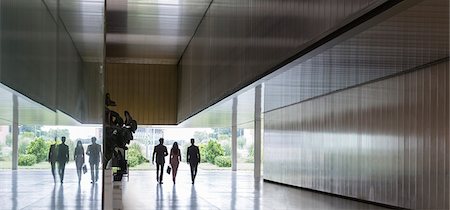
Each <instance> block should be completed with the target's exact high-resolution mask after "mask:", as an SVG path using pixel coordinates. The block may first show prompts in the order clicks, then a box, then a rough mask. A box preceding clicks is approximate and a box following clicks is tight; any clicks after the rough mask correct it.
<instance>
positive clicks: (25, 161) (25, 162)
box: [19, 154, 37, 166]
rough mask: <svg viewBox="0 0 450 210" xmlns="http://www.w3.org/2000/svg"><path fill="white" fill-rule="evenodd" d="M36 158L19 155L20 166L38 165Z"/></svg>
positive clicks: (28, 155) (29, 155)
mask: <svg viewBox="0 0 450 210" xmlns="http://www.w3.org/2000/svg"><path fill="white" fill-rule="evenodd" d="M36 159H37V158H36V156H35V155H31V154H25V155H19V166H32V165H34V164H36Z"/></svg>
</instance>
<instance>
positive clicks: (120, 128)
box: [104, 93, 137, 167]
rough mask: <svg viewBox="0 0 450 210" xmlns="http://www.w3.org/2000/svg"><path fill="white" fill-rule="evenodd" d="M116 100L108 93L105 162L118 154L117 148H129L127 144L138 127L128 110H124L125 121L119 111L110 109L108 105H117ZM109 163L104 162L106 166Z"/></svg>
mask: <svg viewBox="0 0 450 210" xmlns="http://www.w3.org/2000/svg"><path fill="white" fill-rule="evenodd" d="M115 105H116V102H114V101H112V100H111V99H110V95H109V93H107V94H106V99H105V128H104V135H105V141H104V144H105V145H104V155H105V163H108V161H110V160H111V159H112V158H113V157H117V156H118V154H116V153H117V152H116V151H115V148H120V149H123V150H124V151H125V150H127V149H128V148H127V145H128V144H129V143H130V141H131V140H133V133H134V132H135V131H136V129H137V122H136V120H133V118H132V117H131V115H130V113H129V112H128V111H125V112H124V115H125V121H124V120H123V118H122V117H121V116H120V115H119V113H117V112H115V111H113V110H110V109H109V108H108V106H115ZM106 165H107V164H104V167H106Z"/></svg>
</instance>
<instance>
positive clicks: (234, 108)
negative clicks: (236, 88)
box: [231, 98, 237, 171]
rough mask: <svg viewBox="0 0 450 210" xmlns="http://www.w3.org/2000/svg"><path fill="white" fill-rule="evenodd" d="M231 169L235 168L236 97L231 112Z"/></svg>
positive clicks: (234, 169)
mask: <svg viewBox="0 0 450 210" xmlns="http://www.w3.org/2000/svg"><path fill="white" fill-rule="evenodd" d="M231 170H232V171H236V170H237V98H233V108H232V113H231Z"/></svg>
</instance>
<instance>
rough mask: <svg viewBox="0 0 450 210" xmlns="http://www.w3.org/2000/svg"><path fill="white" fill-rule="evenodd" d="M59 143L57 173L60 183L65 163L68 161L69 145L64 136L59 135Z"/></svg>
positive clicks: (62, 178)
mask: <svg viewBox="0 0 450 210" xmlns="http://www.w3.org/2000/svg"><path fill="white" fill-rule="evenodd" d="M61 142H62V143H61V144H60V145H58V158H57V161H58V173H59V179H60V180H61V183H63V180H64V170H65V168H66V163H68V162H69V146H67V145H66V144H65V143H66V137H65V136H63V137H61Z"/></svg>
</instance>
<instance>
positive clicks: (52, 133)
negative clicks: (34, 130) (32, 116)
mask: <svg viewBox="0 0 450 210" xmlns="http://www.w3.org/2000/svg"><path fill="white" fill-rule="evenodd" d="M42 135H43V136H44V137H45V138H46V139H55V137H56V138H57V139H58V140H60V139H61V137H63V136H65V137H66V139H68V138H69V137H70V132H69V130H68V129H59V128H57V129H53V128H51V129H50V130H48V131H47V132H42Z"/></svg>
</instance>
